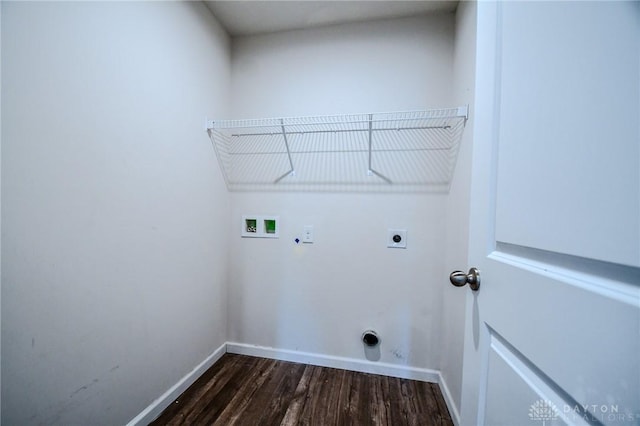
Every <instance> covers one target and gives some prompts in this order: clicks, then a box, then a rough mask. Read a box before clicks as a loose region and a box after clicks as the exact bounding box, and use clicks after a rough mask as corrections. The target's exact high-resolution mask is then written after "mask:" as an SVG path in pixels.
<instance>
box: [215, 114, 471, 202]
mask: <svg viewBox="0 0 640 426" xmlns="http://www.w3.org/2000/svg"><path fill="white" fill-rule="evenodd" d="M467 117H468V108H467V107H466V106H465V107H458V108H448V109H438V110H425V111H410V112H387V113H371V114H351V115H333V116H316V117H292V118H266V119H251V120H223V121H208V122H207V131H208V134H209V137H210V139H211V143H212V144H213V147H214V149H215V151H216V155H217V157H218V161H219V163H220V166H221V169H222V171H223V174H224V178H225V182H226V184H227V188H228V189H229V190H230V191H247V190H332V191H334V190H338V191H340V190H342V191H344V190H367V191H369V190H372V191H408V190H409V191H411V190H418V191H420V190H436V191H447V190H448V188H449V183H450V181H451V177H452V175H453V170H454V168H455V163H456V157H457V153H458V147H459V145H460V139H461V137H462V131H463V130H464V125H465V123H466V121H467Z"/></svg>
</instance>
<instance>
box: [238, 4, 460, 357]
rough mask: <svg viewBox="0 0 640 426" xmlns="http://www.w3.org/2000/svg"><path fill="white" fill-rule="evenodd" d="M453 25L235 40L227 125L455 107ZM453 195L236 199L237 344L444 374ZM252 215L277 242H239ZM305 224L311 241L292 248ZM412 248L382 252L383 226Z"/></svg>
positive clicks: (349, 28) (434, 22)
mask: <svg viewBox="0 0 640 426" xmlns="http://www.w3.org/2000/svg"><path fill="white" fill-rule="evenodd" d="M453 56H454V15H453V14H444V15H435V16H424V17H413V18H405V19H393V20H383V21H375V22H368V23H357V24H343V25H336V26H331V27H325V28H316V29H309V30H298V31H288V32H282V33H273V34H267V35H259V36H246V37H239V38H236V39H234V40H233V44H232V61H231V64H232V80H231V83H232V85H231V105H232V110H231V111H232V117H231V118H262V117H282V116H285V117H287V116H305V115H325V114H328V115H330V114H342V113H366V112H384V111H399V110H400V111H406V110H416V109H429V108H442V107H451V106H457V105H452V100H453V98H452V84H453ZM445 200H446V194H444V193H433V192H421V193H399V194H398V193H396V194H391V193H363V192H331V191H327V192H277V191H276V192H264V193H263V192H255V191H254V192H234V193H232V194H231V206H232V210H231V234H230V239H229V247H230V252H231V256H230V259H231V264H230V268H231V270H230V279H229V305H228V310H229V321H228V325H229V329H228V334H229V340H230V341H231V342H237V343H240V344H246V345H258V346H262V347H268V348H276V349H278V350H285V351H286V350H288V351H299V352H307V353H312V354H317V355H319V356H325V357H345V358H352V359H356V360H365V358H366V357H365V353H364V347H363V344H362V342H361V340H360V337H361V334H362V332H363V331H364V330H365V329H367V328H373V329H375V330H376V331H377V332H378V333H379V335H380V337H381V345H380V357H379V361H380V362H382V363H391V364H396V365H400V366H412V367H420V368H433V369H437V368H439V362H440V360H439V354H440V348H439V345H440V341H441V340H440V338H441V314H442V312H441V302H442V291H443V290H442V289H443V286H446V285H447V277H446V276H443V260H444V248H443V243H444V237H445V235H444V228H445V226H444V225H445ZM243 214H271V215H279V217H280V224H281V228H280V238H279V239H254V238H251V239H250V238H241V236H240V231H241V217H242V215H243ZM305 225H313V226H314V239H315V241H314V243H312V244H296V243H295V241H294V240H295V238H296V237H301V235H302V232H303V228H304V226H305ZM389 228H401V229H406V230H407V248H406V249H390V248H387V247H386V240H387V229H389Z"/></svg>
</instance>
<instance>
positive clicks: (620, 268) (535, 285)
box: [461, 2, 640, 426]
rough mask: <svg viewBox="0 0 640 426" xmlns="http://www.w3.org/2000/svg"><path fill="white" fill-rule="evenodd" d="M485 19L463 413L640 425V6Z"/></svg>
mask: <svg viewBox="0 0 640 426" xmlns="http://www.w3.org/2000/svg"><path fill="white" fill-rule="evenodd" d="M477 24H478V32H477V37H478V39H477V43H478V44H477V60H476V67H477V80H476V105H475V108H474V111H473V113H474V114H475V116H474V117H475V128H474V156H473V184H472V195H471V209H472V212H471V222H470V226H471V232H470V252H469V259H470V265H467V267H470V266H474V267H477V268H478V269H479V270H480V272H481V285H480V289H479V291H477V292H473V291H472V290H471V289H469V287H468V286H466V287H464V290H461V291H466V292H467V293H468V295H467V321H466V322H467V324H466V331H465V354H464V376H463V396H462V403H461V422H462V423H463V424H468V425H476V424H486V425H509V426H515V425H556V424H605V425H630V424H640V174H639V169H640V107H639V99H640V73H639V68H640V3H638V2H602V3H599V2H501V3H498V4H496V3H489V2H480V3H479V4H478V21H477Z"/></svg>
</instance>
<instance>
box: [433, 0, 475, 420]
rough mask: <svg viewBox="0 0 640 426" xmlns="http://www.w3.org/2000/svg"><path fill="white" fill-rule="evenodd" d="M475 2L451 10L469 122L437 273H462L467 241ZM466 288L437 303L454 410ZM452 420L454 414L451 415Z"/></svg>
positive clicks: (459, 97) (457, 96)
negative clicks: (440, 315)
mask: <svg viewBox="0 0 640 426" xmlns="http://www.w3.org/2000/svg"><path fill="white" fill-rule="evenodd" d="M475 42H476V3H475V2H461V3H460V4H459V5H458V9H457V11H456V35H455V50H454V62H453V65H454V83H453V88H454V94H453V96H454V103H455V104H456V105H458V104H459V105H465V104H468V105H469V107H470V113H469V120H468V121H467V124H466V128H465V131H464V133H463V134H462V141H461V143H460V150H459V152H458V161H457V164H456V169H455V172H454V174H453V179H452V182H451V187H450V189H449V195H448V197H447V201H446V213H445V215H446V235H445V242H444V246H445V249H446V250H445V257H444V270H443V274H444V275H445V276H447V275H448V274H449V273H451V271H454V270H464V271H467V270H468V268H469V267H471V266H473V265H469V263H468V258H467V254H468V250H469V247H468V241H469V194H470V186H471V152H472V144H473V137H472V136H473V133H472V129H473V117H474V112H475V111H474V108H473V101H474V88H475V84H474V82H475ZM468 291H469V289H468V288H467V287H465V288H456V287H453V286H451V285H446V286H445V287H444V289H443V300H442V340H441V343H440V348H441V363H440V371H441V374H442V376H443V378H444V381H445V383H446V386H447V388H448V391H449V392H450V395H451V398H452V400H453V402H454V404H455V406H456V408H457V410H458V411H459V409H460V398H461V392H462V361H463V357H462V355H463V349H464V321H465V303H466V293H467V292H468ZM452 414H453V415H457V413H452Z"/></svg>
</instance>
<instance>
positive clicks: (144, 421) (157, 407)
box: [127, 343, 227, 426]
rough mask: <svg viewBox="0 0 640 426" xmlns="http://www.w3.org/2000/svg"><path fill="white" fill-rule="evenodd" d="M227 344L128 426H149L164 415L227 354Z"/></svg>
mask: <svg viewBox="0 0 640 426" xmlns="http://www.w3.org/2000/svg"><path fill="white" fill-rule="evenodd" d="M226 348H227V345H226V343H225V344H223V345H222V346H220V347H219V348H218V349H216V350H215V351H214V352H213V353H212V354H211V355H209V356H208V357H207V358H206V359H205V360H204V361H202V362H201V363H200V364H198V365H197V366H196V367H195V368H194V369H193V370H191V371H190V372H189V373H188V374H187V375H186V376H184V377H183V378H182V379H180V380H179V381H178V383H176V384H175V385H173V386H171V388H169V390H167V391H166V392H165V393H164V394H162V396H161V397H159V398H158V399H156V400H155V401H153V402H152V403H151V404H149V406H148V407H147V408H145V409H144V410H143V411H142V412H141V413H140V414H138V415H137V416H135V417H134V418H133V419H131V421H129V423H127V426H137V425H148V424H149V423H150V422H151V421H152V420H154V419H155V418H156V417H158V416H159V415H160V413H162V412H163V411H164V410H165V408H167V407H168V406H169V405H171V403H172V402H173V401H175V400H176V398H178V397H179V396H180V395H181V394H182V393H183V392H184V391H185V390H187V388H188V387H189V386H191V385H192V384H193V382H195V381H196V380H198V378H199V377H200V376H202V375H203V374H204V372H205V371H207V370H208V369H209V368H210V367H211V366H212V365H213V364H215V363H216V361H218V360H219V359H220V357H222V355H224V354H225V353H226V351H227V350H226Z"/></svg>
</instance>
